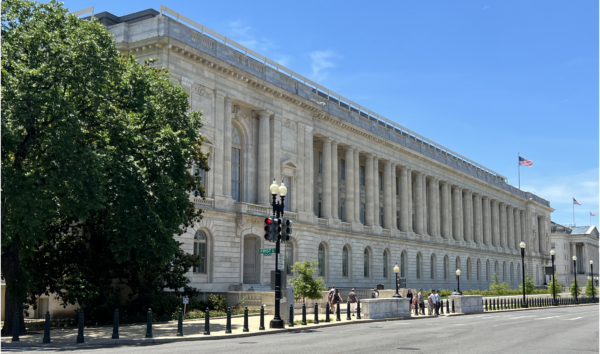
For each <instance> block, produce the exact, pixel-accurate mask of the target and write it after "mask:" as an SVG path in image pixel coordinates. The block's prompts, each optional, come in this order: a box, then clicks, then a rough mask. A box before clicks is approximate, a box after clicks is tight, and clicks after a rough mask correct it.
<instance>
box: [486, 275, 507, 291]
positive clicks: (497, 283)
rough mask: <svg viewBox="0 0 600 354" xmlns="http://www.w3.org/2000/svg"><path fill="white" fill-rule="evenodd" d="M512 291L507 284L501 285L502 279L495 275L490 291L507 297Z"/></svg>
mask: <svg viewBox="0 0 600 354" xmlns="http://www.w3.org/2000/svg"><path fill="white" fill-rule="evenodd" d="M509 289H510V285H509V284H508V283H507V282H503V283H500V277H499V276H498V274H497V273H494V276H493V278H492V283H491V284H490V291H491V292H492V293H493V294H494V295H505V294H506V292H507V291H508V290H509Z"/></svg>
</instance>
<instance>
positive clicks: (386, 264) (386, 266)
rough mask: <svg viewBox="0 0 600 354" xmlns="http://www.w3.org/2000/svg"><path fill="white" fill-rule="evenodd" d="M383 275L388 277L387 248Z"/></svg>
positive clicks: (384, 254) (384, 253)
mask: <svg viewBox="0 0 600 354" xmlns="http://www.w3.org/2000/svg"><path fill="white" fill-rule="evenodd" d="M383 277H384V278H387V277H388V253H387V250H385V251H383Z"/></svg>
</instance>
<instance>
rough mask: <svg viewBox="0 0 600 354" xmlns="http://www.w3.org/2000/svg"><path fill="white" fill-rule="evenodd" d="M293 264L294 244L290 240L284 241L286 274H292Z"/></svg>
mask: <svg viewBox="0 0 600 354" xmlns="http://www.w3.org/2000/svg"><path fill="white" fill-rule="evenodd" d="M293 265H294V244H293V243H292V242H286V243H285V272H286V274H288V275H291V274H292V266H293Z"/></svg>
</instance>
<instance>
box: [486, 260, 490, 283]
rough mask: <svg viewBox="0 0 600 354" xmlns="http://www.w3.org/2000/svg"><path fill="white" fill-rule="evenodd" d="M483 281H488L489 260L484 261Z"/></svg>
mask: <svg viewBox="0 0 600 354" xmlns="http://www.w3.org/2000/svg"><path fill="white" fill-rule="evenodd" d="M485 281H487V282H489V281H490V260H489V259H488V260H487V261H486V262H485Z"/></svg>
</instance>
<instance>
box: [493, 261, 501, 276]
mask: <svg viewBox="0 0 600 354" xmlns="http://www.w3.org/2000/svg"><path fill="white" fill-rule="evenodd" d="M494 274H496V275H498V278H500V274H498V261H496V262H495V263H494Z"/></svg>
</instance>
